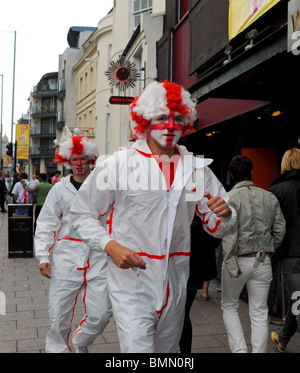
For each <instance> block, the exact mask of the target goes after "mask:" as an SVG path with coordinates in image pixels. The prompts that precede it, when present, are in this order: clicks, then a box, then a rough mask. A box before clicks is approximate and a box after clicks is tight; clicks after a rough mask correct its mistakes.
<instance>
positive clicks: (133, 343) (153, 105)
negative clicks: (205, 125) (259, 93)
mask: <svg viewBox="0 0 300 373" xmlns="http://www.w3.org/2000/svg"><path fill="white" fill-rule="evenodd" d="M195 106H196V104H195V102H194V101H192V100H191V97H190V94H189V92H187V91H186V90H185V89H184V88H182V87H181V86H179V85H178V84H175V83H171V82H168V81H165V82H153V83H150V84H149V85H148V86H147V88H146V90H145V91H144V92H143V93H142V94H141V95H140V96H138V97H136V98H135V100H134V102H133V103H132V105H131V119H132V122H133V123H134V124H135V127H134V130H135V134H136V135H137V136H138V137H139V139H138V140H137V141H136V142H135V144H134V145H133V147H132V148H131V149H128V150H124V151H119V152H116V153H115V154H114V155H113V156H111V157H109V158H108V159H106V160H104V161H103V162H101V163H100V164H99V165H98V167H96V169H95V170H94V171H93V173H92V174H91V175H90V176H89V178H88V179H87V180H86V181H85V183H84V184H83V186H82V188H81V189H80V190H79V192H78V194H77V196H76V198H75V199H74V202H73V204H72V207H71V209H70V215H71V220H72V225H73V228H74V230H75V231H76V232H77V233H78V235H79V237H80V238H81V239H82V240H83V242H85V243H86V244H87V245H88V246H89V247H90V248H91V249H92V250H95V251H99V252H102V253H106V254H108V275H107V276H108V281H107V282H108V289H109V295H110V299H111V301H112V306H113V311H114V319H115V321H116V325H117V330H118V337H119V341H120V348H121V352H123V353H125V352H127V353H131V352H133V353H141V352H145V353H153V352H159V353H167V352H169V353H171V352H176V351H177V349H178V345H179V340H180V336H181V331H182V326H183V321H184V308H185V301H186V286H187V280H188V275H189V256H190V225H191V223H192V220H193V217H194V214H195V209H196V211H197V213H198V215H201V217H202V218H203V224H204V226H205V230H206V231H207V232H209V233H210V234H212V235H214V236H216V237H222V236H223V235H225V234H226V233H228V232H230V231H231V229H232V228H233V227H234V224H235V211H234V209H233V208H231V206H230V204H229V199H228V197H227V193H226V192H225V190H224V188H223V186H222V185H221V183H220V182H219V181H218V179H217V178H216V176H215V175H214V174H213V173H212V171H211V170H210V169H209V168H208V167H206V166H207V165H208V164H210V163H211V160H204V159H200V158H197V157H194V156H193V155H192V154H190V153H188V152H187V150H186V149H185V148H184V147H180V146H177V142H178V141H179V139H180V137H181V136H184V135H187V134H188V133H190V131H191V128H192V127H193V123H194V121H195V120H196V109H195ZM192 180H196V181H197V182H196V183H195V185H193V183H192ZM103 214H107V215H108V216H110V218H109V225H108V230H107V231H106V230H105V229H104V228H103V227H102V225H101V224H100V222H99V216H101V215H103Z"/></svg>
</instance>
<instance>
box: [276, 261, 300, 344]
mask: <svg viewBox="0 0 300 373" xmlns="http://www.w3.org/2000/svg"><path fill="white" fill-rule="evenodd" d="M281 268H282V273H283V277H284V281H285V285H286V288H287V292H288V297H289V307H288V311H287V314H286V317H285V322H284V325H283V328H282V330H281V332H280V334H279V342H280V343H281V344H282V345H283V346H287V344H288V343H289V341H290V339H291V338H292V336H293V335H294V334H295V333H296V331H297V330H298V332H299V333H300V257H298V258H297V257H288V258H284V259H282V261H281Z"/></svg>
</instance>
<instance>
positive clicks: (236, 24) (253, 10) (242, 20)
mask: <svg viewBox="0 0 300 373" xmlns="http://www.w3.org/2000/svg"><path fill="white" fill-rule="evenodd" d="M280 1H281V0H229V40H231V39H233V38H234V37H235V36H237V35H238V34H239V33H240V32H242V31H244V30H245V29H246V28H248V27H249V26H250V25H251V24H252V23H253V22H255V21H256V20H257V19H258V18H260V17H261V16H262V15H263V14H264V13H266V12H267V11H268V10H270V9H271V8H272V7H273V6H274V5H276V4H277V3H279V2H280Z"/></svg>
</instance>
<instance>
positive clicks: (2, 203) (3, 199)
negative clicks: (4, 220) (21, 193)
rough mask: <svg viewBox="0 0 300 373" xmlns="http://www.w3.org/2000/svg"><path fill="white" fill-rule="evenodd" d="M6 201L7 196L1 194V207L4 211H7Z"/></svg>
mask: <svg viewBox="0 0 300 373" xmlns="http://www.w3.org/2000/svg"><path fill="white" fill-rule="evenodd" d="M4 202H5V196H4V195H2V194H1V195H0V208H1V211H2V212H4V211H5V207H4Z"/></svg>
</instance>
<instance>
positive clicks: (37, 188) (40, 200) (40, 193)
mask: <svg viewBox="0 0 300 373" xmlns="http://www.w3.org/2000/svg"><path fill="white" fill-rule="evenodd" d="M46 181H47V175H46V174H45V173H41V174H40V176H39V182H38V183H34V184H35V185H34V186H33V187H30V184H29V185H27V184H26V183H25V181H24V180H23V181H22V184H23V187H24V189H26V190H27V191H28V192H30V193H35V194H36V196H37V199H36V206H35V221H34V230H33V231H34V232H35V229H36V222H37V219H38V217H39V214H40V212H41V209H42V207H43V205H44V203H45V201H46V198H47V195H48V193H49V191H50V189H51V188H52V185H50V184H49V183H47V182H46Z"/></svg>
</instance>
